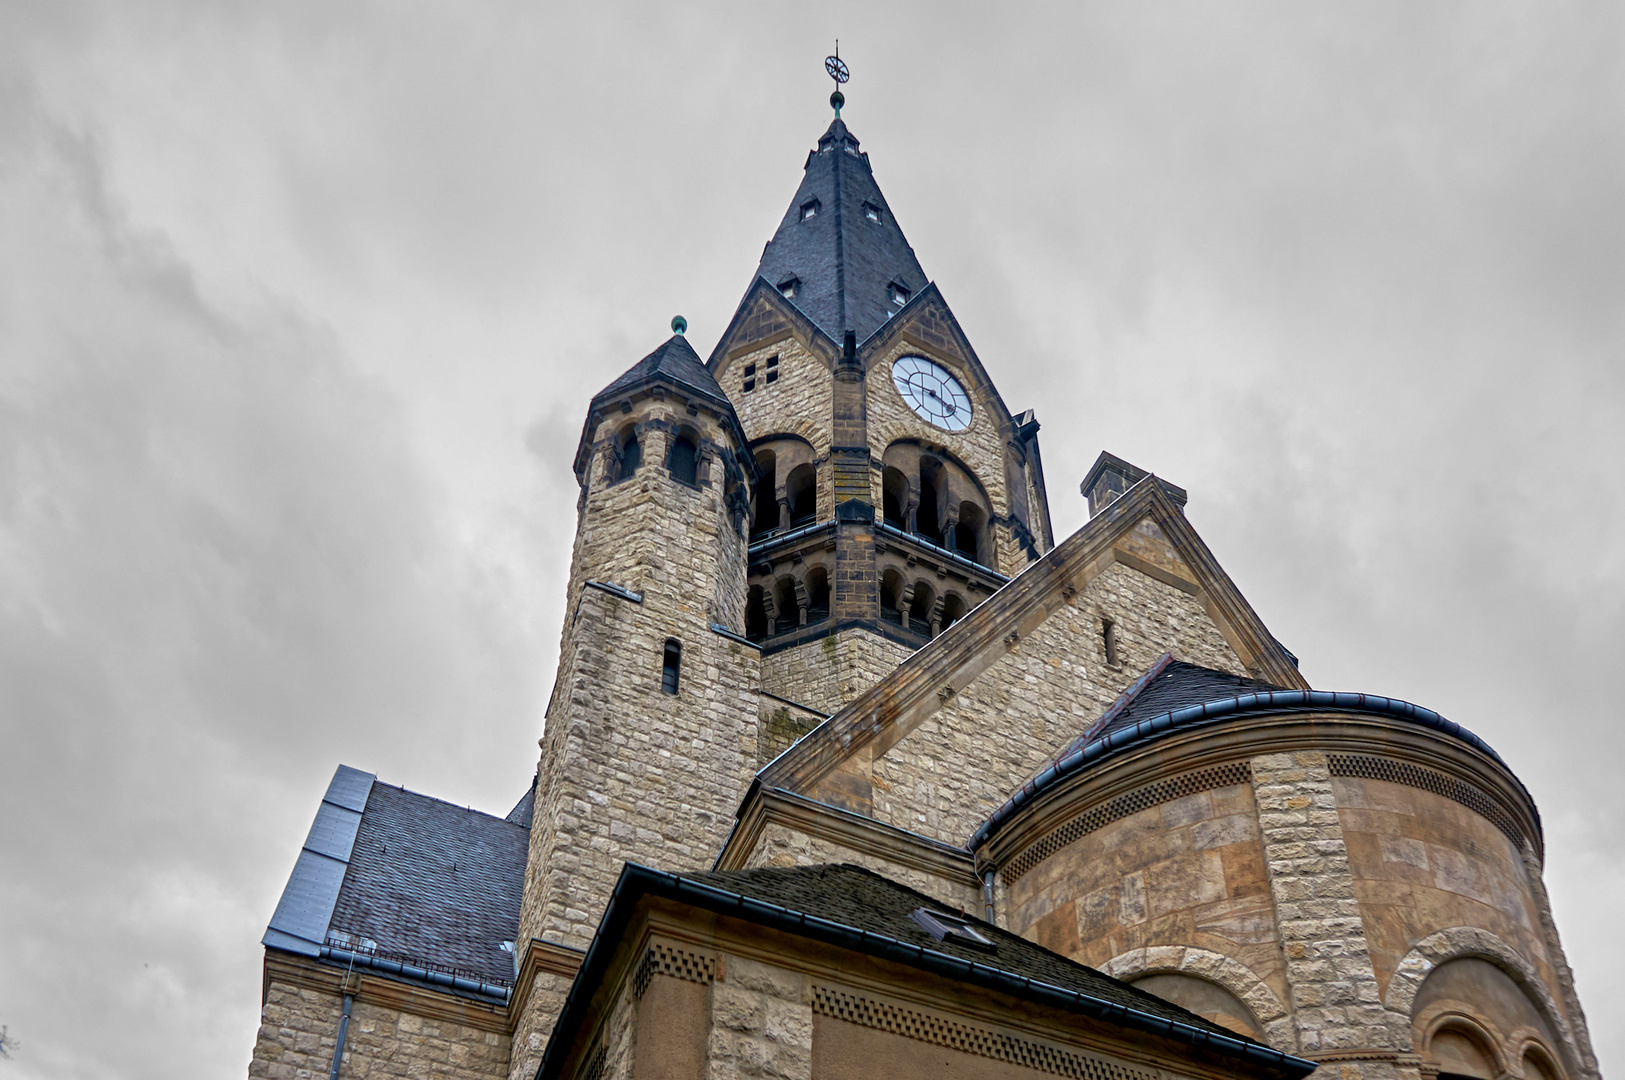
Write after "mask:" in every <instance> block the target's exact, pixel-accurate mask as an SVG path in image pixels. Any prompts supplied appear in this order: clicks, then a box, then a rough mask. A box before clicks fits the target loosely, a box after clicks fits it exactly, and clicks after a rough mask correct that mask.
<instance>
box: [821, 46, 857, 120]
mask: <svg viewBox="0 0 1625 1080" xmlns="http://www.w3.org/2000/svg"><path fill="white" fill-rule="evenodd" d="M824 70H825V71H827V72H829V77H830V78H832V79H834V80H835V93H833V94H831V95H830V96H829V103H830V104H831V105H833V106H835V119H837V120H839V119H840V118H841V106H842V105H845V104H846V95H845V94H843V93H841V84H842V83H844V82H846V81H847V80H848V79H850V78H851V77H852V72H851V71H849V70H848V69H847V66H846V61H845V60H842V59H841V39H840V38H836V39H835V55H834V56H826V57H824Z"/></svg>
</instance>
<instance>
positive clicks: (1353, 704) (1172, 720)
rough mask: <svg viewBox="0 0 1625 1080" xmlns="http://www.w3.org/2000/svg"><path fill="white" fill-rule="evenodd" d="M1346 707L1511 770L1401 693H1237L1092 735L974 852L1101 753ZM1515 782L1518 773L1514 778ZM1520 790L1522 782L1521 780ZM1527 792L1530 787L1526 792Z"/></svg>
mask: <svg viewBox="0 0 1625 1080" xmlns="http://www.w3.org/2000/svg"><path fill="white" fill-rule="evenodd" d="M1305 711H1313V712H1344V713H1367V714H1372V715H1377V716H1390V717H1393V718H1395V719H1398V720H1404V721H1407V722H1409V723H1413V724H1417V725H1419V726H1421V727H1425V728H1430V729H1432V730H1434V731H1438V732H1442V733H1443V734H1445V735H1449V736H1450V737H1451V738H1454V739H1459V740H1460V741H1462V742H1464V743H1466V744H1467V745H1468V746H1471V747H1472V748H1473V749H1475V750H1478V751H1479V752H1481V753H1483V754H1486V755H1488V756H1489V758H1490V759H1491V760H1492V761H1494V762H1495V763H1496V764H1497V765H1500V766H1501V767H1502V768H1503V769H1507V773H1508V775H1510V774H1511V771H1512V770H1511V769H1509V768H1507V764H1506V762H1504V761H1502V760H1501V755H1499V754H1497V753H1496V752H1495V751H1494V750H1492V749H1491V748H1490V745H1489V744H1488V743H1486V742H1485V741H1484V740H1483V739H1480V738H1479V737H1478V736H1477V735H1474V734H1473V733H1472V732H1471V731H1468V730H1467V729H1466V728H1464V727H1462V726H1461V725H1460V724H1458V723H1456V722H1455V721H1453V720H1446V719H1445V718H1444V717H1442V716H1440V715H1439V714H1438V713H1436V712H1434V711H1433V710H1432V709H1426V708H1423V707H1422V706H1420V705H1412V704H1411V703H1410V702H1408V701H1401V700H1399V699H1398V698H1389V697H1379V696H1377V695H1376V694H1351V693H1343V692H1339V691H1331V690H1273V691H1261V692H1258V693H1252V694H1238V695H1236V696H1235V697H1229V698H1221V699H1219V700H1217V701H1210V702H1208V703H1207V704H1205V705H1190V706H1187V707H1185V708H1183V709H1174V710H1173V711H1171V712H1165V713H1163V714H1161V715H1160V716H1153V717H1151V718H1150V719H1149V720H1141V721H1140V722H1139V723H1137V724H1134V725H1132V726H1130V727H1126V728H1119V729H1118V730H1117V731H1114V732H1112V733H1111V734H1109V735H1107V736H1105V737H1103V738H1099V739H1096V740H1094V741H1093V742H1091V743H1088V744H1087V745H1085V746H1083V747H1080V748H1079V749H1077V750H1073V751H1072V752H1070V753H1068V754H1065V755H1063V756H1062V757H1060V758H1058V759H1057V760H1056V761H1055V762H1054V763H1053V764H1051V765H1050V766H1049V767H1048V768H1046V769H1045V770H1044V771H1043V772H1041V773H1039V774H1038V775H1037V776H1035V777H1033V778H1032V779H1031V780H1029V781H1027V782H1026V783H1025V784H1023V785H1022V786H1021V788H1020V790H1018V791H1017V792H1016V793H1015V794H1014V795H1012V796H1010V798H1009V799H1008V800H1006V801H1005V804H1004V805H1003V806H1001V807H999V808H998V809H997V810H995V811H993V814H992V816H991V817H989V818H988V819H987V820H986V821H984V822H982V824H981V826H980V827H978V828H977V830H976V832H975V833H973V834H972V835H971V839H970V844H969V845H968V846H969V848H970V849H971V850H972V851H976V850H978V849H980V848H981V846H982V845H983V844H985V843H987V842H988V840H990V839H992V837H993V835H994V834H995V833H997V832H998V831H999V829H1000V828H1001V827H1003V826H1004V824H1005V823H1006V822H1008V821H1009V820H1010V819H1011V818H1012V817H1014V816H1015V815H1016V814H1017V813H1018V812H1020V810H1021V808H1022V807H1024V806H1026V805H1027V804H1028V803H1030V802H1032V801H1033V800H1034V799H1036V798H1037V797H1038V796H1039V795H1040V794H1042V793H1043V792H1045V791H1047V790H1049V789H1050V788H1052V787H1054V786H1056V785H1057V784H1059V783H1061V782H1062V781H1064V780H1065V779H1066V778H1067V777H1069V776H1072V775H1073V774H1075V773H1077V772H1079V771H1081V770H1082V769H1084V768H1086V767H1088V766H1090V765H1093V764H1094V763H1095V762H1097V761H1100V760H1101V759H1103V758H1106V757H1110V756H1111V755H1113V754H1116V753H1117V752H1119V751H1121V750H1124V749H1126V748H1127V747H1130V746H1135V745H1138V744H1140V743H1144V742H1149V741H1151V740H1153V739H1158V738H1161V737H1163V736H1165V735H1168V734H1171V733H1172V732H1174V731H1176V730H1179V729H1183V728H1191V727H1200V726H1201V725H1203V724H1206V723H1211V722H1213V721H1216V720H1222V719H1230V718H1234V717H1240V716H1259V715H1265V716H1267V715H1272V714H1280V713H1292V712H1305ZM1513 779H1514V782H1517V779H1516V777H1514V778H1513ZM1519 787H1520V789H1521V788H1522V787H1523V785H1522V784H1521V783H1520V784H1519ZM1524 794H1525V797H1527V796H1528V791H1527V790H1525V791H1524ZM1530 811H1531V813H1534V814H1535V815H1536V816H1535V822H1536V825H1537V826H1538V825H1539V822H1540V817H1539V813H1538V811H1535V809H1534V801H1533V800H1530Z"/></svg>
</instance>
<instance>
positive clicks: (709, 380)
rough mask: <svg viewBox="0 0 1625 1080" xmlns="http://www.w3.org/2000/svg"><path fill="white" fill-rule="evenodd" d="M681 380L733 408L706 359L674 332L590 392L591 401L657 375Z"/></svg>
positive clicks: (674, 380) (677, 380)
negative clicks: (642, 356)
mask: <svg viewBox="0 0 1625 1080" xmlns="http://www.w3.org/2000/svg"><path fill="white" fill-rule="evenodd" d="M662 377H664V378H666V379H669V380H671V381H673V382H676V383H680V384H681V385H683V386H686V387H688V388H689V389H690V390H693V391H695V392H697V393H700V394H703V395H705V396H706V397H710V398H714V399H716V400H717V401H719V402H721V403H722V404H724V405H728V406H729V409H730V410H731V409H732V405H731V404H729V402H728V395H727V394H724V393H723V392H722V387H720V386H718V385H717V380H716V379H715V378H713V377H712V375H711V372H710V371H709V370H708V369H707V368H706V366H705V361H703V360H701V359H700V356H699V354H698V353H696V352H695V351H694V346H692V345H690V344H689V343H688V339H687V338H685V337H684V336H683V335H681V334H673V335H672V336H671V337H670V338H668V339H666V342H665V344H663V345H661V346H660V348H658V349H656V350H655V351H654V352H652V353H650V354H649V355H648V356H645V357H644V358H643V359H642V360H639V361H638V362H637V363H635V364H633V365H632V366H631V367H629V368H627V369H626V371H625V372H623V373H622V374H621V376H620V378H618V379H616V380H615V381H614V382H612V383H610V384H609V385H608V386H606V387H604V388H603V389H602V390H600V391H598V393H596V394H594V395H593V400H594V401H598V400H600V399H601V398H606V397H609V396H611V395H613V394H618V393H620V392H621V391H622V390H629V389H631V388H632V387H634V386H639V385H642V384H643V383H646V382H649V381H650V380H652V379H656V378H662Z"/></svg>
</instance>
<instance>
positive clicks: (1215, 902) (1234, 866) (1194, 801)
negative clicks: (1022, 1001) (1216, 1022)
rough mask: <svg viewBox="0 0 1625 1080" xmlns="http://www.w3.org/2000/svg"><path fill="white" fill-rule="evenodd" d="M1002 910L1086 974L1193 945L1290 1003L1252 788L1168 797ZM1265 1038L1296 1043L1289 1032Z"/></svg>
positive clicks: (1025, 888) (1038, 871) (1085, 846)
mask: <svg viewBox="0 0 1625 1080" xmlns="http://www.w3.org/2000/svg"><path fill="white" fill-rule="evenodd" d="M1002 910H1003V912H1004V916H1005V919H1006V925H1007V926H1008V928H1009V929H1010V930H1012V931H1014V932H1015V933H1018V934H1021V935H1022V936H1023V937H1027V938H1030V939H1032V940H1033V941H1036V942H1038V943H1039V944H1040V945H1042V946H1044V947H1045V948H1047V949H1052V950H1054V951H1055V952H1058V953H1060V954H1062V955H1063V956H1069V957H1071V958H1072V959H1074V960H1077V961H1079V962H1080V963H1084V964H1088V965H1090V966H1091V967H1097V968H1098V967H1103V966H1105V965H1106V964H1107V963H1108V962H1109V961H1111V960H1112V959H1114V958H1116V957H1119V956H1123V955H1124V954H1127V953H1131V952H1133V951H1134V950H1137V949H1155V948H1159V947H1166V946H1185V945H1197V946H1200V947H1201V948H1204V949H1207V950H1210V951H1213V952H1216V953H1219V954H1220V955H1222V956H1227V957H1230V958H1232V959H1234V960H1236V961H1237V962H1239V963H1241V964H1243V965H1245V966H1246V967H1247V968H1248V970H1250V971H1251V972H1252V973H1253V974H1254V975H1256V976H1257V977H1259V978H1260V979H1262V980H1263V981H1264V983H1265V984H1266V985H1267V986H1268V987H1269V988H1270V990H1271V991H1273V993H1274V994H1275V995H1276V997H1277V998H1280V999H1284V998H1285V997H1286V996H1287V984H1286V973H1285V970H1284V968H1283V965H1282V957H1281V946H1280V942H1279V941H1278V940H1277V937H1276V932H1275V905H1274V901H1273V900H1272V899H1271V896H1270V879H1269V875H1268V874H1267V872H1266V871H1265V868H1264V851H1263V844H1262V840H1261V838H1260V836H1259V829H1258V819H1257V811H1256V808H1255V806H1254V803H1253V792H1252V787H1251V785H1250V784H1244V783H1242V784H1228V785H1225V786H1222V787H1216V788H1214V789H1212V790H1210V791H1201V792H1196V793H1195V794H1191V795H1186V796H1183V797H1181V798H1177V799H1171V800H1169V801H1167V802H1163V803H1161V804H1159V805H1156V806H1151V807H1147V808H1146V809H1144V810H1141V811H1139V812H1138V813H1134V814H1130V815H1129V816H1127V817H1124V818H1120V819H1119V820H1117V821H1114V822H1111V823H1110V824H1108V825H1106V826H1104V827H1102V828H1099V829H1096V830H1095V831H1094V832H1091V833H1088V834H1086V835H1084V836H1082V837H1080V838H1079V839H1078V840H1076V841H1074V842H1073V843H1071V844H1068V845H1067V846H1065V847H1063V848H1061V849H1060V850H1059V851H1057V852H1055V853H1054V854H1053V855H1051V856H1050V857H1049V858H1047V859H1045V860H1043V861H1042V862H1040V863H1038V864H1037V865H1036V866H1034V867H1033V868H1032V869H1030V870H1028V871H1027V873H1025V874H1023V875H1021V876H1020V877H1018V878H1017V879H1016V880H1015V882H1013V883H1012V884H1010V885H1008V886H1007V887H1006V888H1005V890H1004V897H1003V905H1002ZM1268 1035H1269V1036H1270V1038H1271V1040H1272V1041H1273V1042H1275V1044H1276V1045H1285V1046H1287V1047H1288V1048H1291V1047H1292V1046H1293V1045H1294V1037H1293V1033H1292V1031H1291V1029H1290V1024H1288V1025H1287V1028H1286V1030H1284V1031H1283V1030H1277V1031H1271V1032H1268ZM1283 1036H1284V1038H1283Z"/></svg>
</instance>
